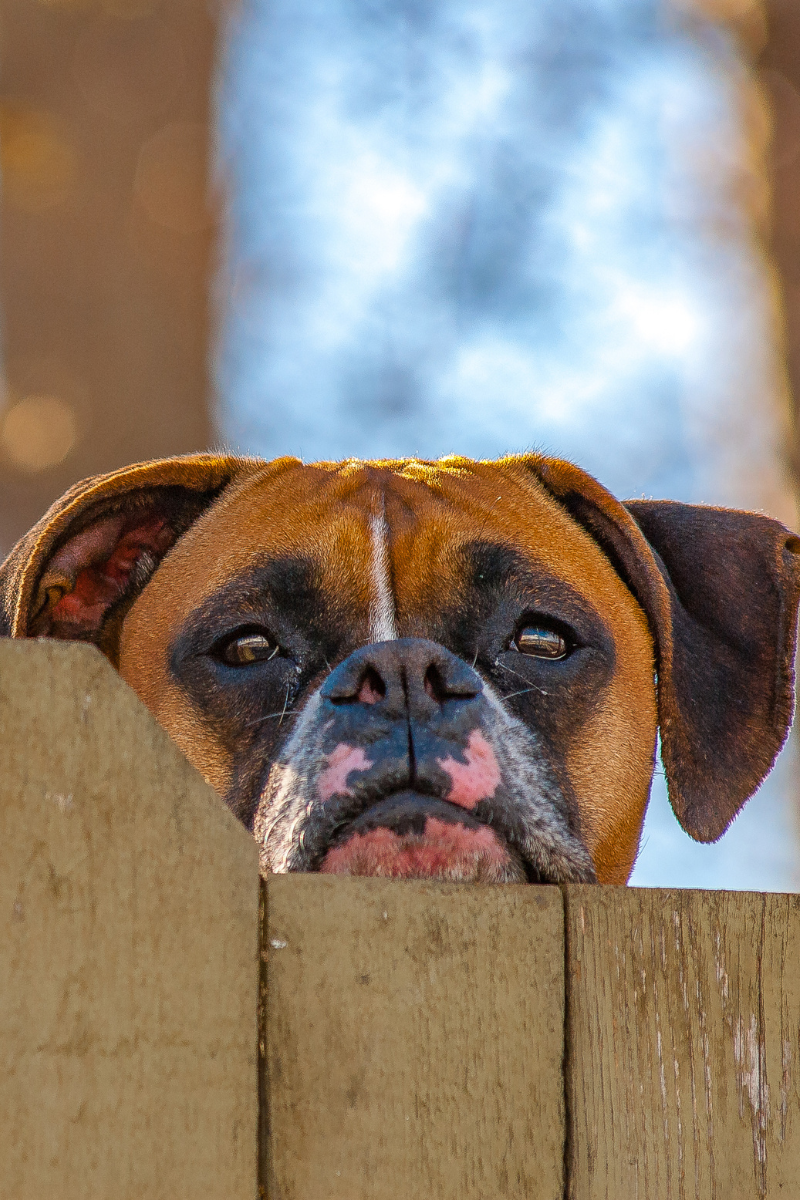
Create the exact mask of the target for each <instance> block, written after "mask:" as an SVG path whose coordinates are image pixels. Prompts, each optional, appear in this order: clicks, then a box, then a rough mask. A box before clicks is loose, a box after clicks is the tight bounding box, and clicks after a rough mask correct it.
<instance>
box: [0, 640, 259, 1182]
mask: <svg viewBox="0 0 800 1200" xmlns="http://www.w3.org/2000/svg"><path fill="white" fill-rule="evenodd" d="M0 748H1V750H2V763H3V769H2V772H1V773H0V980H2V985H0V1145H1V1146H2V1152H0V1195H2V1196H3V1198H4V1200H30V1198H31V1197H36V1198H37V1200H47V1198H49V1197H53V1198H54V1200H55V1198H56V1197H57V1198H58V1200H72V1198H74V1200H95V1198H96V1200H108V1197H111V1196H113V1197H115V1200H176V1198H178V1197H189V1196H191V1197H192V1198H193V1200H196V1198H199V1197H206V1198H208V1200H211V1198H212V1197H213V1198H214V1200H219V1198H220V1197H225V1198H226V1200H240V1198H241V1200H245V1198H246V1200H253V1197H254V1195H255V1194H256V1187H257V1179H256V1158H257V1129H256V1126H257V1121H256V1104H257V1100H256V1091H257V1070H256V1038H257V1025H256V1006H257V1005H256V996H257V984H258V867H257V854H256V847H255V844H254V842H253V840H252V838H251V837H250V835H249V834H247V833H246V831H245V830H244V829H243V828H242V827H241V826H240V825H239V824H238V822H236V821H235V820H234V818H233V817H232V816H231V814H230V813H229V812H228V810H227V809H226V808H225V807H224V805H223V804H222V802H221V801H220V800H219V799H218V798H217V797H216V795H215V794H214V793H213V792H212V791H211V789H210V788H209V787H208V786H207V785H206V784H205V783H204V782H203V781H202V779H201V778H200V776H199V775H198V774H197V773H196V772H195V771H194V769H193V768H191V767H190V766H189V764H188V763H187V762H186V761H185V760H184V759H183V757H182V756H181V755H180V753H179V752H178V750H177V749H176V748H175V747H174V746H173V744H172V743H171V742H170V741H169V739H168V738H167V736H166V734H165V733H164V732H163V731H162V730H161V729H160V727H159V726H158V725H157V724H156V723H155V721H154V720H153V719H152V717H151V716H150V714H149V713H148V712H147V711H146V710H145V709H144V707H143V706H142V705H141V704H140V703H139V701H138V700H137V698H136V697H135V696H134V694H133V692H132V691H131V690H130V689H129V688H128V687H127V686H126V685H125V684H124V683H123V682H122V680H121V679H120V678H119V677H118V676H117V674H116V673H115V672H114V671H113V670H112V669H111V667H110V666H109V665H108V663H107V662H106V661H105V659H103V658H102V657H101V655H100V654H98V652H97V651H96V650H94V649H93V648H91V647H89V646H79V645H66V644H62V643H58V642H38V643H37V642H11V641H3V642H0Z"/></svg>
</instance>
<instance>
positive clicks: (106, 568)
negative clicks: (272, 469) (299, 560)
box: [0, 454, 262, 660]
mask: <svg viewBox="0 0 800 1200" xmlns="http://www.w3.org/2000/svg"><path fill="white" fill-rule="evenodd" d="M260 466H262V464H260V463H258V462H257V461H255V460H250V459H241V458H227V457H221V456H217V455H211V454H198V455H191V456H187V457H185V458H172V459H164V460H163V461H159V462H149V463H141V464H139V465H137V466H133V467H126V468H125V469H124V470H121V471H115V472H114V473H113V474H111V475H100V476H95V477H93V478H91V479H85V480H83V482H82V483H78V484H76V485H75V487H73V488H72V489H71V490H70V491H69V492H67V493H66V495H64V496H62V497H61V499H60V500H57V501H56V503H55V504H54V505H53V506H52V508H50V510H49V511H48V512H47V513H45V515H44V516H43V517H42V519H41V521H39V523H38V524H37V525H35V526H34V527H33V529H32V530H31V531H30V533H28V534H26V535H25V537H24V538H22V540H21V541H20V542H18V543H17V545H16V546H15V547H14V549H13V550H12V551H11V554H10V555H9V556H8V558H7V559H6V561H5V563H4V564H3V566H2V568H0V634H2V635H5V636H10V637H18V638H24V637H54V638H61V639H68V640H77V641H88V642H94V644H95V645H97V646H99V647H100V649H101V650H103V652H104V653H106V654H107V655H108V656H109V657H110V658H112V660H113V658H114V655H115V650H114V646H113V645H112V642H113V640H114V639H113V636H112V632H111V631H112V629H113V628H115V627H117V628H118V626H119V620H121V617H122V616H124V614H125V613H126V612H127V611H128V609H129V608H130V606H131V604H132V603H133V601H134V600H135V599H136V596H138V594H139V593H140V592H141V590H142V588H143V587H144V586H145V584H146V583H147V581H148V580H149V578H150V576H151V575H152V574H153V572H154V571H155V569H156V567H157V566H158V564H159V563H160V562H161V560H162V558H163V557H164V555H165V554H166V553H167V551H168V550H169V549H170V548H171V547H172V546H173V545H174V544H175V542H176V541H177V540H178V538H179V537H180V536H181V535H182V534H183V533H185V532H186V530H187V529H188V528H189V526H190V525H191V524H192V523H193V522H194V521H196V520H197V518H198V517H199V516H200V514H201V513H202V512H203V511H204V510H205V509H206V508H207V507H208V506H209V505H210V504H212V503H213V502H214V500H215V499H216V498H217V497H218V496H219V495H220V493H221V492H222V491H223V490H224V489H225V488H226V487H227V486H228V484H230V483H231V481H232V480H233V479H234V478H236V477H239V476H243V475H245V474H248V473H251V472H253V471H256V470H258V469H259V467H260Z"/></svg>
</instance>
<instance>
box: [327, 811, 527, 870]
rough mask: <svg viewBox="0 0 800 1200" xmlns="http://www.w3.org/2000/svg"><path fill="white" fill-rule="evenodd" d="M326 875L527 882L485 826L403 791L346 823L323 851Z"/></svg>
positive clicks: (516, 860)
mask: <svg viewBox="0 0 800 1200" xmlns="http://www.w3.org/2000/svg"><path fill="white" fill-rule="evenodd" d="M319 871H320V872H321V873H322V874H325V875H373V876H378V877H382V878H385V879H386V878H389V879H440V880H451V881H457V882H463V883H526V882H527V874H526V871H525V868H524V866H523V864H522V862H521V861H520V860H519V858H518V857H517V855H516V854H514V853H513V852H512V851H511V850H509V848H508V846H507V845H505V843H504V842H503V841H502V840H501V839H500V838H499V837H498V835H497V834H496V833H495V831H494V830H493V829H491V828H490V827H489V826H488V825H483V824H481V823H479V822H478V821H475V820H474V819H472V818H471V817H470V816H469V815H468V814H467V813H465V812H463V810H454V808H453V806H451V805H449V804H445V803H443V802H441V801H438V802H437V801H431V800H425V799H423V798H421V797H417V796H414V795H413V794H409V793H405V794H404V795H401V796H396V797H391V798H389V799H388V800H386V801H384V802H382V803H379V804H377V805H375V806H373V807H372V808H371V809H369V810H368V811H367V812H366V813H364V814H362V816H361V818H360V819H357V820H356V821H354V822H353V823H352V824H351V825H350V826H348V827H347V828H346V829H345V830H344V831H343V832H342V834H340V837H339V840H338V842H337V844H336V845H334V846H332V847H331V848H330V849H329V850H328V851H327V853H326V854H325V855H324V857H323V859H322V861H321V863H320V866H319Z"/></svg>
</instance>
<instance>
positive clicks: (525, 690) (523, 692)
mask: <svg viewBox="0 0 800 1200" xmlns="http://www.w3.org/2000/svg"><path fill="white" fill-rule="evenodd" d="M528 692H541V693H542V695H543V696H546V695H547V692H545V691H544V690H543V689H542V688H537V687H536V685H535V684H531V686H530V687H526V688H521V689H520V691H518V692H511V693H510V694H509V695H508V696H501V697H500V699H501V700H513V699H514V697H515V696H526V695H527V694H528Z"/></svg>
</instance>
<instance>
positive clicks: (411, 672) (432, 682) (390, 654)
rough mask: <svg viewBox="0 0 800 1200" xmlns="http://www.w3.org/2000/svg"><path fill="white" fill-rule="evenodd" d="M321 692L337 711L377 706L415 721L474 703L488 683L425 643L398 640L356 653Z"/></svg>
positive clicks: (434, 644)
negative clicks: (450, 707) (453, 706)
mask: <svg viewBox="0 0 800 1200" xmlns="http://www.w3.org/2000/svg"><path fill="white" fill-rule="evenodd" d="M320 690H321V695H322V698H323V699H324V700H328V701H330V702H331V703H332V704H334V705H348V704H358V705H376V706H379V707H380V711H381V713H382V714H384V715H386V716H400V715H401V714H405V713H408V715H409V717H411V718H412V719H419V718H424V717H426V716H429V715H431V714H433V713H434V712H440V711H441V710H442V708H443V707H444V706H448V705H450V704H451V703H452V702H454V701H459V700H461V701H463V700H473V699H474V698H475V697H476V696H478V695H479V694H480V693H481V691H482V690H483V682H482V680H481V678H480V676H479V675H478V674H477V672H476V671H473V670H472V668H471V667H469V666H468V665H467V664H466V663H465V662H464V661H463V660H462V659H460V658H457V657H456V655H455V654H451V653H450V651H449V650H447V649H446V648H445V647H444V646H440V645H439V644H438V643H437V642H430V641H428V640H427V639H425V638H398V639H397V640H396V641H393V642H376V643H374V644H373V645H369V646H363V647H362V648H361V649H360V650H356V651H355V652H354V653H353V654H351V655H350V657H349V658H346V659H345V661H344V662H343V663H340V664H339V666H338V667H337V668H336V669H335V671H332V672H331V674H330V675H329V676H328V678H327V679H326V681H325V683H324V684H323V686H322V688H321V689H320Z"/></svg>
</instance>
